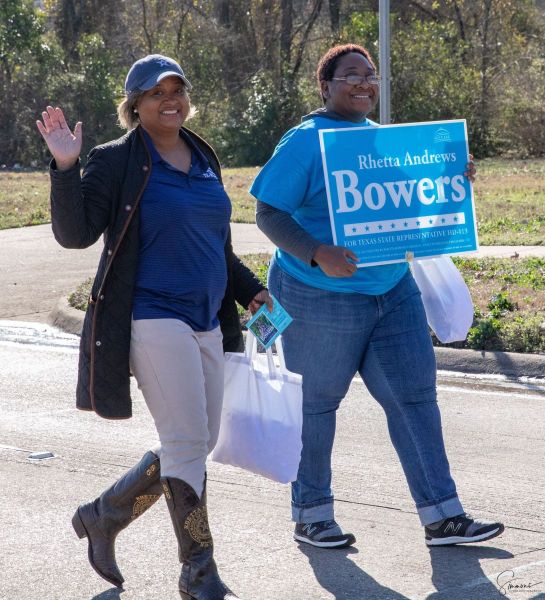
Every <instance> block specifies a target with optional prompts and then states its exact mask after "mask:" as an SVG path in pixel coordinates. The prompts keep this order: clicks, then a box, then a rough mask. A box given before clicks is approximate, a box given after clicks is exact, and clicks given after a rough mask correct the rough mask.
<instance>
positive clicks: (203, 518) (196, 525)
mask: <svg viewBox="0 0 545 600" xmlns="http://www.w3.org/2000/svg"><path fill="white" fill-rule="evenodd" d="M184 528H185V529H187V531H188V532H189V535H190V536H191V539H193V540H194V541H195V542H197V544H200V545H201V546H202V547H203V548H208V546H211V545H212V535H211V533H210V528H209V527H208V513H207V511H206V507H205V506H202V507H200V508H196V509H195V510H194V511H193V512H191V513H190V514H189V516H188V517H187V519H186V520H185V524H184Z"/></svg>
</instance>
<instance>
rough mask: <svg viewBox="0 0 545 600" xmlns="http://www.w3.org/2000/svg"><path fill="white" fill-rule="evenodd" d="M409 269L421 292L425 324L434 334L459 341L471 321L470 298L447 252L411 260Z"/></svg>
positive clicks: (439, 337)
mask: <svg viewBox="0 0 545 600" xmlns="http://www.w3.org/2000/svg"><path fill="white" fill-rule="evenodd" d="M411 269H412V272H413V276H414V278H415V281H416V283H417V285H418V287H419V289H420V292H421V294H422V301H423V303H424V308H425V309H426V317H427V319H428V325H429V326H430V327H431V328H432V329H433V331H434V333H435V335H436V336H437V338H438V339H439V340H440V341H441V342H443V343H444V344H447V343H448V342H461V341H463V340H465V339H466V337H467V332H468V331H469V328H470V327H471V324H472V323H473V302H472V300H471V295H470V293H469V289H468V288H467V285H466V283H465V281H464V279H463V277H462V275H461V274H460V272H459V271H458V269H457V268H456V265H455V264H454V263H453V262H452V259H451V258H450V256H438V257H435V258H423V259H418V260H414V261H412V263H411Z"/></svg>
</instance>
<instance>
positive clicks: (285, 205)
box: [250, 115, 408, 295]
mask: <svg viewBox="0 0 545 600" xmlns="http://www.w3.org/2000/svg"><path fill="white" fill-rule="evenodd" d="M365 125H367V126H369V127H374V126H376V124H375V123H373V122H372V121H369V120H368V119H367V120H366V121H364V122H363V123H351V122H350V121H337V120H333V119H331V118H328V117H325V116H317V115H312V116H309V117H308V118H306V119H305V120H304V121H303V122H302V123H301V124H300V125H298V126H297V127H294V128H293V129H290V130H289V131H288V132H287V133H286V134H284V136H283V137H282V139H281V140H280V142H279V143H278V146H277V147H276V149H275V151H274V153H273V155H272V157H271V158H270V160H269V161H268V162H267V164H266V165H265V166H264V167H263V168H262V169H261V171H260V172H259V174H258V176H257V177H256V179H255V181H254V182H253V184H252V187H251V189H250V193H251V194H252V195H253V196H255V197H256V198H257V199H258V200H261V202H265V203H266V204H269V205H270V206H273V207H274V208H278V209H279V210H283V211H285V212H288V213H289V214H291V216H292V217H293V218H294V219H295V221H297V223H299V225H300V226H301V227H302V228H303V229H304V230H305V231H307V232H308V233H310V235H312V236H313V237H314V238H315V239H317V240H319V241H320V242H322V243H323V244H330V245H331V244H333V235H332V233H331V224H330V220H329V209H328V204H327V194H326V189H325V178H324V171H323V166H322V155H321V150H320V140H319V136H318V131H319V130H320V129H340V128H344V127H362V126H365ZM275 260H276V261H277V262H278V264H279V265H280V267H281V268H282V269H284V271H286V272H287V273H289V274H290V275H291V276H292V277H295V279H298V280H299V281H302V282H303V283H305V284H307V285H310V286H313V287H317V288H320V289H324V290H331V291H335V292H346V293H353V292H357V293H360V294H370V295H379V294H384V293H386V292H388V291H389V290H391V289H392V288H393V287H394V286H395V285H396V284H397V282H398V281H399V280H400V279H401V278H402V277H403V276H404V275H405V273H406V272H407V268H408V266H407V264H406V263H395V264H388V265H380V266H374V267H361V268H359V269H358V270H357V272H356V273H355V274H354V275H353V276H352V277H342V278H339V277H329V276H328V275H326V274H325V273H324V272H323V271H322V269H320V267H311V266H310V265H307V264H306V263H304V262H303V261H302V260H299V259H298V258H296V257H295V256H292V255H291V254H289V253H287V252H284V251H283V250H281V249H280V248H277V250H276V254H275Z"/></svg>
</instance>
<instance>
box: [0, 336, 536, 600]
mask: <svg viewBox="0 0 545 600" xmlns="http://www.w3.org/2000/svg"><path fill="white" fill-rule="evenodd" d="M4 339H7V338H6V337H4ZM12 339H13V340H15V339H18V341H17V342H16V341H0V365H1V369H0V480H1V481H2V482H3V484H2V485H1V486H0V524H1V525H0V569H1V571H0V572H1V577H0V598H1V599H5V600H23V599H24V600H57V599H58V600H82V599H93V600H113V599H119V598H121V599H122V600H133V599H142V600H151V599H160V600H169V599H174V598H179V596H178V594H177V587H176V586H177V578H178V575H179V566H178V564H177V557H176V545H175V539H174V535H173V533H172V530H171V524H170V520H169V517H168V515H167V510H166V506H165V504H164V501H163V500H161V501H160V502H158V503H157V504H156V505H155V506H154V507H153V508H152V509H150V511H149V512H147V513H146V514H145V515H143V516H142V517H141V518H140V519H139V520H138V521H136V522H134V523H133V524H131V526H130V527H129V528H128V529H127V530H125V531H124V532H122V533H121V535H120V536H119V538H118V543H117V555H118V562H119V565H120V567H121V569H122V571H123V573H124V575H125V578H126V588H125V590H124V591H122V592H120V591H118V590H116V589H114V588H112V587H111V586H110V585H109V584H107V583H106V582H105V581H103V580H102V579H100V578H99V577H98V576H97V575H96V574H95V573H94V571H93V570H92V569H91V568H90V567H89V565H88V563H87V550H86V544H85V541H81V540H78V538H77V537H76V535H75V534H74V532H73V531H72V529H71V525H70V519H71V516H72V514H73V511H74V510H75V508H76V507H77V505H78V504H79V503H80V502H82V501H84V500H87V499H90V498H92V497H94V496H95V495H96V494H98V493H99V492H100V491H101V490H102V489H103V488H105V487H106V486H107V485H109V484H110V483H111V482H113V481H114V479H115V478H117V477H118V476H119V475H120V474H121V473H122V472H124V470H126V469H127V468H128V467H129V466H131V465H132V464H133V463H134V462H135V461H136V460H138V458H139V457H140V456H141V455H142V454H143V453H144V452H145V451H146V450H147V449H148V448H149V447H150V445H151V444H152V443H153V442H154V441H155V432H154V427H153V423H152V420H151V417H150V416H149V414H148V412H147V409H146V407H145V404H144V402H143V400H142V397H141V396H140V394H139V393H138V392H137V390H135V399H136V400H135V416H134V418H133V419H131V420H128V421H105V420H102V419H100V418H98V417H96V416H95V415H93V414H91V413H82V412H78V411H76V410H75V409H74V406H73V403H74V386H75V374H76V358H77V352H76V344H77V340H76V338H71V337H70V336H66V335H65V336H62V337H61V338H59V337H56V336H55V335H53V334H52V335H51V336H50V339H49V340H48V339H47V335H45V334H44V335H41V336H40V340H41V343H39V344H38V343H35V342H36V340H34V339H33V336H32V328H30V327H29V328H28V334H25V333H24V332H23V334H21V333H20V334H19V336H18V337H17V338H16V337H13V338H12ZM53 344H56V345H53ZM439 403H440V406H441V410H442V414H443V425H444V430H445V438H446V444H447V448H448V452H449V458H450V462H451V469H452V472H453V474H454V477H455V479H456V481H457V485H458V490H459V494H460V496H461V498H462V501H463V502H464V506H465V508H466V510H468V511H470V512H472V513H473V514H475V515H478V516H480V517H483V518H499V519H502V520H503V521H504V522H505V524H506V531H505V532H504V534H503V535H502V536H501V537H499V538H497V539H495V540H492V541H491V542H489V543H488V544H474V545H471V546H469V545H468V546H465V547H457V548H450V549H449V548H436V549H433V550H428V549H427V547H426V546H425V544H424V541H423V532H422V528H421V527H420V526H419V523H418V518H417V516H416V514H415V510H414V507H413V505H412V501H411V499H410V496H409V493H408V490H407V486H406V483H405V480H404V477H403V474H402V471H401V469H400V466H399V463H398V460H397V457H396V456H395V453H394V451H393V449H392V447H391V444H390V441H389V438H388V434H387V429H386V424H385V419H384V416H383V413H382V411H381V409H380V408H379V407H378V405H377V404H376V403H375V402H374V401H373V400H372V399H371V398H370V397H369V395H368V394H367V392H366V391H365V389H364V387H363V386H362V385H361V384H359V383H357V382H355V383H353V385H352V386H351V388H350V391H349V394H348V396H347V398H346V400H345V401H344V403H343V405H342V406H341V409H340V411H339V425H338V436H337V443H336V447H335V452H334V473H335V478H334V488H335V492H336V497H337V517H338V520H339V521H340V522H341V524H342V525H343V526H344V527H345V528H347V529H349V530H351V531H353V532H354V533H355V534H356V536H357V538H358V543H357V545H356V547H355V548H353V549H348V550H336V551H324V550H319V549H313V548H310V547H299V546H298V545H297V544H296V543H294V542H293V541H292V539H291V532H292V524H291V523H290V517H289V512H290V511H289V488H288V486H283V485H280V484H275V483H273V482H270V481H268V480H266V479H263V478H260V477H258V476H254V475H251V474H249V473H246V472H244V471H241V470H238V469H235V468H231V467H226V466H223V465H218V464H215V463H212V462H211V463H210V465H209V512H210V520H211V527H212V531H213V534H214V537H215V544H216V556H217V560H218V563H219V567H220V570H221V573H222V575H223V576H224V578H225V580H226V581H227V582H228V583H229V584H230V585H231V586H232V587H233V589H234V590H235V591H236V592H237V593H238V594H239V595H240V597H241V598H242V599H243V600H273V599H274V600H278V599H282V600H326V599H327V600H331V599H336V600H407V599H408V600H424V599H425V600H432V599H433V600H436V599H445V600H492V599H497V598H502V597H507V598H512V599H513V600H527V599H532V600H538V599H539V600H543V599H545V499H544V494H543V490H544V489H545V469H544V468H543V464H544V461H543V457H544V456H545V420H544V418H543V414H544V412H545V389H544V388H543V387H538V386H534V387H532V386H522V385H515V384H503V385H502V386H500V387H497V386H496V385H492V384H490V383H486V382H484V381H481V380H474V381H472V382H471V385H470V386H469V387H465V386H463V385H460V384H459V381H457V380H456V379H452V380H445V379H443V380H441V382H440V385H439ZM43 450H47V451H51V452H52V453H53V454H54V455H55V458H53V459H51V460H44V461H31V460H29V458H28V457H29V454H30V453H31V452H32V451H43ZM514 585H518V586H520V585H523V586H526V587H524V588H520V587H519V588H516V589H515V588H514V587H513V586H514ZM509 586H511V587H509ZM500 589H501V590H503V592H505V595H502V594H501V593H500Z"/></svg>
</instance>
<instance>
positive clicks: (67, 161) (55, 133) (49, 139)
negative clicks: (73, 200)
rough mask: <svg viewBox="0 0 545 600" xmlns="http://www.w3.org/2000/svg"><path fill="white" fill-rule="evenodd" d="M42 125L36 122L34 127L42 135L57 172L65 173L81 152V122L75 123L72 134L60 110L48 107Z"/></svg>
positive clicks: (43, 115) (43, 114)
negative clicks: (55, 164)
mask: <svg viewBox="0 0 545 600" xmlns="http://www.w3.org/2000/svg"><path fill="white" fill-rule="evenodd" d="M42 119H43V123H42V122H41V121H40V120H38V121H36V125H37V127H38V131H39V132H40V133H41V134H42V137H43V138H44V140H45V142H46V144H47V147H48V148H49V151H50V152H51V154H52V155H53V158H54V159H55V162H56V163H57V169H59V171H65V170H66V169H69V168H70V167H71V166H73V165H74V164H75V163H76V162H77V160H78V158H79V155H80V152H81V140H82V128H81V121H78V122H77V123H76V126H75V127H74V133H72V132H71V131H70V127H68V124H67V123H66V119H65V118H64V114H63V112H62V110H61V109H60V108H59V107H57V108H53V107H52V106H48V107H47V110H44V112H43V113H42Z"/></svg>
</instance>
